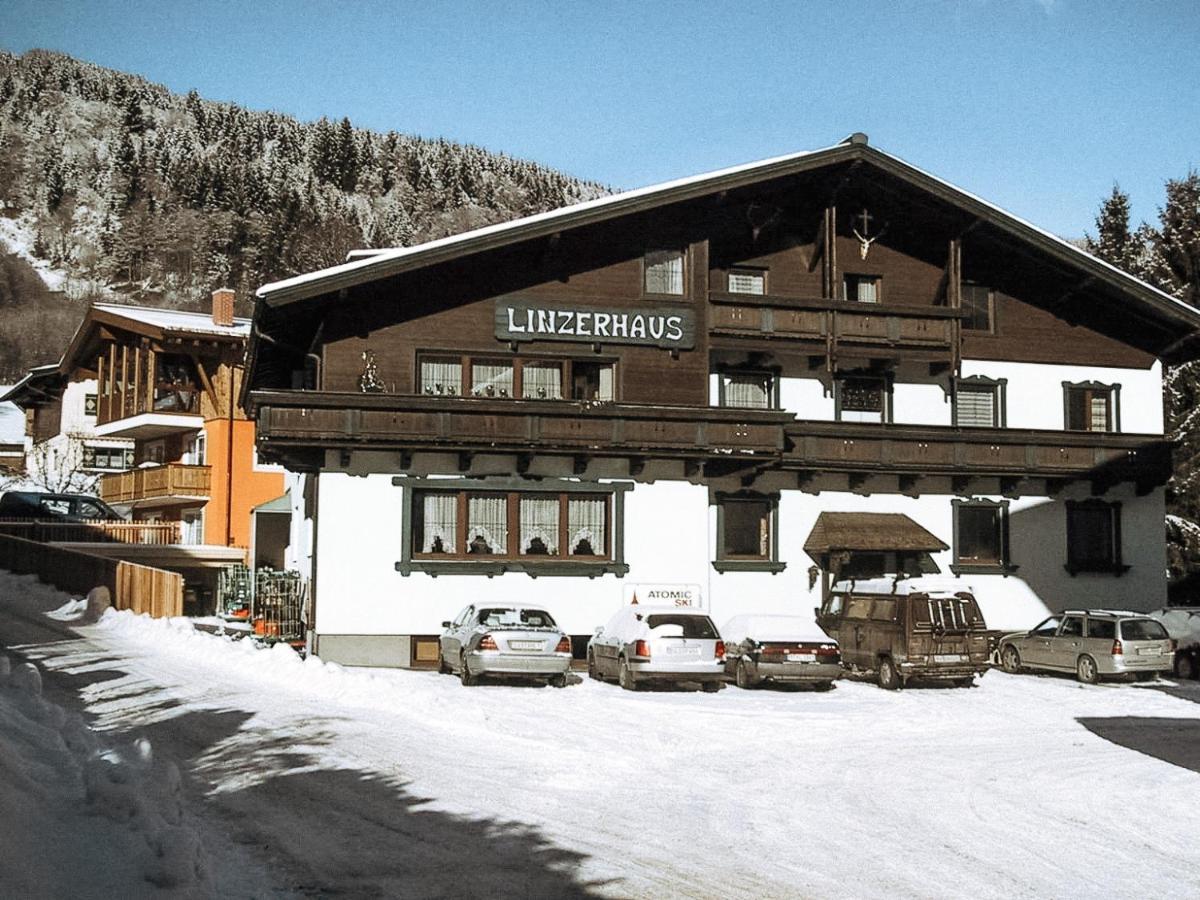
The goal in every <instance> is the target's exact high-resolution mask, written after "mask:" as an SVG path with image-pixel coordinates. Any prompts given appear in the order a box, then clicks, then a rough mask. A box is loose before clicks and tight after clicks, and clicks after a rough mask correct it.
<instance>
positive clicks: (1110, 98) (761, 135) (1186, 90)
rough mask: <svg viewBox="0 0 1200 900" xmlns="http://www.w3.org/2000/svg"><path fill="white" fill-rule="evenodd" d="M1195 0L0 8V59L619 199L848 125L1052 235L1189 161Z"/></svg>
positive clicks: (256, 1) (1194, 154) (111, 2)
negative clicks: (351, 134)
mask: <svg viewBox="0 0 1200 900" xmlns="http://www.w3.org/2000/svg"><path fill="white" fill-rule="evenodd" d="M1198 44H1200V4H1198V3H1197V2H1196V0H1190V2H1189V0H1183V2H1170V0H1155V2H1145V0H1144V2H1140V3H1138V2H1109V3H1101V2H1095V0H1093V2H1085V0H1040V2H1039V0H1007V2H1006V0H959V2H950V0H944V2H934V0H928V2H890V3H885V2H882V0H880V2H855V0H840V2H823V0H808V2H800V0H795V2H775V3H772V2H757V0H742V2H661V3H654V2H650V0H643V2H601V0H594V2H574V0H559V2H527V3H502V2H466V0H462V2H428V0H427V2H417V3H408V2H404V3H378V2H341V3H334V2H299V0H295V2H277V0H241V2H228V0H211V2H195V0H171V2H164V0H158V2H144V0H94V2H85V0H74V2H62V0H2V2H0V47H4V48H5V49H8V50H10V51H13V52H17V53H20V52H24V51H25V50H28V49H30V48H32V47H44V48H49V49H55V50H61V51H64V52H67V53H71V54H73V55H75V56H79V57H82V58H85V59H88V60H91V61H93V62H96V63H99V64H101V65H106V66H111V67H113V68H117V69H122V70H124V71H129V72H136V73H138V74H141V75H144V76H145V77H147V78H149V79H151V80H153V81H157V82H161V83H164V84H166V85H167V86H168V87H170V88H172V89H174V90H177V91H186V90H188V89H189V88H193V87H194V88H196V89H197V90H198V91H199V92H200V93H201V94H203V95H204V96H206V97H210V98H213V99H223V100H233V101H236V102H238V103H242V104H245V105H247V106H250V107H252V108H256V109H266V108H270V109H277V110H281V111H284V112H288V113H291V114H294V115H296V116H299V117H300V118H303V119H314V118H317V117H320V116H322V115H325V116H330V117H339V118H340V117H341V116H349V117H350V119H351V121H353V122H354V123H355V124H356V125H362V126H366V127H371V128H378V129H384V130H386V129H396V130H398V131H404V132H409V133H413V134H420V135H424V136H428V137H437V136H442V137H446V138H450V139H453V140H457V141H463V142H469V143H474V144H479V145H482V146H484V147H487V148H489V149H492V150H497V151H503V152H506V153H509V154H512V155H515V156H521V157H526V158H530V159H535V160H537V161H539V162H542V163H545V164H547V165H550V166H554V167H556V168H559V169H562V170H564V171H567V172H570V173H572V174H574V175H579V176H581V177H586V178H591V179H594V180H597V181H601V182H604V183H606V184H609V185H611V186H613V187H617V188H630V187H637V186H640V185H644V184H650V183H654V182H656V181H663V180H666V179H670V178H675V177H679V176H682V175H690V174H694V173H697V172H703V171H708V170H710V169H715V168H721V167H723V166H727V165H733V164H736V163H740V162H748V161H750V160H754V159H761V158H763V157H767V156H773V155H777V154H781V153H788V152H792V151H795V150H801V149H810V148H816V147H821V146H827V145H829V144H832V143H835V142H836V141H838V140H839V139H841V138H842V137H843V136H845V135H846V134H848V133H850V132H852V131H865V132H867V133H868V134H869V135H870V136H871V142H872V144H874V145H875V146H878V147H881V148H883V149H885V150H888V151H890V152H892V153H896V154H898V155H900V156H902V157H904V158H905V159H907V160H908V161H909V162H911V163H914V164H916V165H918V166H920V167H922V168H925V169H927V170H929V171H931V172H933V173H934V174H936V175H939V176H941V177H943V178H946V179H948V180H950V181H953V182H955V183H956V184H958V185H960V186H961V187H964V188H967V189H968V190H971V191H973V192H975V193H977V194H979V195H981V196H982V197H984V198H985V199H988V200H991V201H993V202H995V203H999V204H1000V205H1002V206H1004V207H1005V208H1007V209H1009V210H1011V211H1012V212H1015V213H1017V214H1018V215H1021V216H1024V217H1025V218H1028V219H1030V220H1032V221H1033V222H1034V223H1036V224H1038V225H1041V226H1043V227H1046V228H1049V229H1051V230H1053V231H1056V232H1058V233H1060V234H1063V235H1066V236H1077V235H1079V234H1081V233H1082V232H1083V231H1084V230H1085V229H1090V228H1091V227H1092V222H1093V219H1094V218H1095V213H1096V210H1097V207H1098V205H1099V202H1100V200H1101V199H1102V198H1103V197H1104V196H1106V195H1107V194H1108V192H1109V191H1110V190H1111V188H1112V185H1113V182H1114V181H1116V182H1119V183H1120V185H1121V187H1122V188H1123V189H1125V190H1126V191H1127V192H1129V193H1130V194H1132V196H1133V202H1134V214H1135V217H1136V218H1149V219H1153V218H1154V216H1155V215H1156V208H1157V206H1158V204H1159V203H1161V202H1162V196H1163V190H1162V186H1163V182H1164V181H1165V180H1166V179H1167V178H1170V177H1179V176H1182V175H1185V174H1186V173H1187V171H1188V170H1189V168H1194V167H1196V166H1197V165H1200V115H1197V112H1198V111H1200V53H1197V52H1196V47H1197V45H1198Z"/></svg>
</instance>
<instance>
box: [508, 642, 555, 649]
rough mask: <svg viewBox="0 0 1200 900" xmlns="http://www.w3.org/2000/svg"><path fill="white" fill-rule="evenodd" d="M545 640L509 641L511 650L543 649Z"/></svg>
mask: <svg viewBox="0 0 1200 900" xmlns="http://www.w3.org/2000/svg"><path fill="white" fill-rule="evenodd" d="M544 643H546V642H545V641H509V642H508V647H509V649H510V650H541V649H542V645H543V644H544Z"/></svg>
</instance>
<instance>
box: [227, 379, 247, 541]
mask: <svg viewBox="0 0 1200 900" xmlns="http://www.w3.org/2000/svg"><path fill="white" fill-rule="evenodd" d="M233 372H234V369H233V366H230V367H229V433H228V434H227V435H226V436H225V438H226V440H225V546H226V547H232V546H233V404H234V400H233V394H234V391H233V377H234V376H233ZM251 562H253V560H251Z"/></svg>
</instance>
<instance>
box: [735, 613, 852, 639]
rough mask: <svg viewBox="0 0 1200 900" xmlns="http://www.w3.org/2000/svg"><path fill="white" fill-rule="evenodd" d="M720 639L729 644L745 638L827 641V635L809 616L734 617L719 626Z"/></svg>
mask: <svg viewBox="0 0 1200 900" xmlns="http://www.w3.org/2000/svg"><path fill="white" fill-rule="evenodd" d="M721 637H723V638H724V639H725V640H727V641H729V642H731V643H734V644H736V643H738V642H740V641H742V640H744V639H745V638H754V639H755V640H757V641H771V640H775V641H828V640H829V639H830V638H829V635H827V634H826V633H825V632H824V631H822V630H821V628H820V626H818V625H816V624H814V623H813V620H812V617H811V616H753V615H745V616H734V617H733V618H731V619H730V620H729V621H728V622H726V623H725V624H724V625H723V626H721Z"/></svg>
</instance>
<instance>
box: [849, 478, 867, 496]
mask: <svg viewBox="0 0 1200 900" xmlns="http://www.w3.org/2000/svg"><path fill="white" fill-rule="evenodd" d="M870 477H871V473H870V472H850V473H849V474H848V475H846V489H847V490H849V491H850V493H852V494H861V495H862V496H864V497H869V496H870V495H871V492H870V491H868V490H866V489H865V488H864V485H865V484H866V483H867V479H868V478H870Z"/></svg>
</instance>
